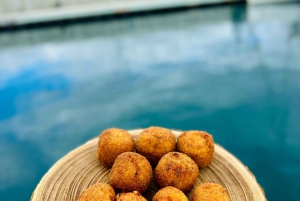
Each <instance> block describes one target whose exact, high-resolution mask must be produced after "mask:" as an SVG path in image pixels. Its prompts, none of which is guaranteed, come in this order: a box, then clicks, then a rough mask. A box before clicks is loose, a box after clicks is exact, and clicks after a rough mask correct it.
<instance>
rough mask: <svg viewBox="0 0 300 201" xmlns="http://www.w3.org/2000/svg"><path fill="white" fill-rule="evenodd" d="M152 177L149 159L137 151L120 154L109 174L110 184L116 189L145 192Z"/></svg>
mask: <svg viewBox="0 0 300 201" xmlns="http://www.w3.org/2000/svg"><path fill="white" fill-rule="evenodd" d="M151 178H152V168H151V165H150V163H149V161H148V160H147V159H146V158H145V157H144V156H142V155H140V154H138V153H135V152H125V153H122V154H120V155H119V156H118V157H117V159H116V160H115V162H114V164H113V166H112V169H111V171H110V174H109V184H110V185H112V186H113V187H114V189H115V190H116V191H121V192H122V191H123V192H132V191H138V192H139V193H143V192H144V191H145V190H146V189H147V188H148V186H149V184H150V181H151Z"/></svg>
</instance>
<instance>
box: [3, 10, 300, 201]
mask: <svg viewBox="0 0 300 201" xmlns="http://www.w3.org/2000/svg"><path fill="white" fill-rule="evenodd" d="M151 125H157V126H163V127H168V128H173V129H182V130H189V129H199V130H206V131H208V132H209V133H211V134H213V136H214V139H215V141H216V142H217V143H218V144H221V145H222V146H224V147H225V148H226V149H228V150H229V151H230V152H232V153H233V154H235V155H236V156H237V157H238V158H239V159H241V161H242V162H243V163H244V164H245V165H246V166H248V167H249V169H250V170H251V171H252V172H253V173H254V174H255V176H256V178H257V180H258V182H259V183H260V184H261V185H262V187H263V188H264V190H265V192H266V195H267V198H268V199H269V200H270V201H283V200H289V201H298V200H299V189H300V183H299V181H300V4H278V5H268V6H257V7H246V6H244V5H237V6H234V5H230V6H222V7H212V8H198V9H190V10H184V11H177V12H171V13H160V14H154V15H145V16H130V17H127V18H118V19H107V20H100V21H99V20H98V21H97V20H93V21H91V22H80V23H70V24H68V23H64V24H61V25H57V26H50V27H49V26H47V27H29V28H28V29H20V30H18V31H14V30H10V31H7V30H4V31H2V32H0V155H1V157H0V200H1V201H10V200H18V201H20V200H24V201H25V200H29V199H30V195H31V193H32V191H33V190H34V188H35V187H36V185H37V183H38V182H39V180H40V179H41V177H42V176H43V175H44V174H45V173H46V171H47V170H48V169H49V168H50V167H51V166H52V165H53V164H54V163H55V162H56V161H57V160H58V159H59V158H61V157H62V156H64V155H65V154H66V153H68V152H69V151H71V150H72V149H74V148H76V147H77V146H79V145H81V144H83V143H84V142H85V141H87V140H89V139H90V138H92V137H95V136H97V135H98V134H99V133H100V132H101V131H102V130H103V129H106V128H109V127H120V128H124V129H134V128H140V127H143V128H144V127H148V126H151Z"/></svg>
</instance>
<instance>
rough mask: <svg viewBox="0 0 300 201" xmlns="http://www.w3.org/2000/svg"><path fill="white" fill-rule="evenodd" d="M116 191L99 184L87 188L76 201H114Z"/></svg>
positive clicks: (107, 185) (106, 185)
mask: <svg viewBox="0 0 300 201" xmlns="http://www.w3.org/2000/svg"><path fill="white" fill-rule="evenodd" d="M115 196H116V194H115V191H114V189H113V188H112V187H111V186H110V185H109V184H105V183H97V184H94V185H92V186H90V187H89V188H87V189H86V190H85V191H84V192H83V193H82V194H81V195H80V196H79V197H78V198H77V199H76V201H114V198H115Z"/></svg>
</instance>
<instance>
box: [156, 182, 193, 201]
mask: <svg viewBox="0 0 300 201" xmlns="http://www.w3.org/2000/svg"><path fill="white" fill-rule="evenodd" d="M152 201H188V198H187V197H186V195H185V194H184V193H183V192H182V191H181V190H179V189H177V188H174V187H172V186H168V187H165V188H162V189H160V190H159V191H158V192H157V193H156V194H155V195H154V197H153V199H152Z"/></svg>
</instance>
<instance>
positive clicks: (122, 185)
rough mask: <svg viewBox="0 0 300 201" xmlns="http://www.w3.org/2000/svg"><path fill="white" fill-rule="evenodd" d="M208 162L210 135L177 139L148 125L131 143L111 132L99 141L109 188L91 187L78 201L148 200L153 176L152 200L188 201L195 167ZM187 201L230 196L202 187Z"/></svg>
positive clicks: (219, 199)
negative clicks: (154, 184)
mask: <svg viewBox="0 0 300 201" xmlns="http://www.w3.org/2000/svg"><path fill="white" fill-rule="evenodd" d="M213 158H214V141H213V137H212V136H211V135H210V134H208V133H206V132H204V131H187V132H183V133H181V134H180V135H179V136H178V138H177V139H176V137H175V135H174V134H173V133H172V131H171V130H168V129H165V128H161V127H149V128H147V129H145V130H143V131H142V132H141V133H140V134H139V135H138V136H137V138H136V140H134V139H133V137H132V135H130V134H129V133H128V132H126V131H125V130H122V129H118V128H110V129H107V130H104V131H103V132H102V133H101V134H100V135H99V140H98V160H99V162H100V163H101V164H103V165H105V166H107V167H109V168H111V170H110V173H109V181H108V184H106V183H97V184H94V185H92V186H90V187H89V188H88V189H86V190H85V191H84V192H83V193H82V194H81V195H80V196H79V197H78V198H77V201H147V200H146V199H145V198H144V197H143V196H142V194H143V193H144V192H145V191H146V189H147V188H148V186H149V184H150V181H151V179H152V177H154V178H155V180H156V182H157V184H158V186H159V189H160V190H159V191H158V192H156V194H155V195H154V196H153V198H152V201H188V198H187V196H186V195H185V193H187V192H189V191H191V190H192V189H193V188H194V185H195V182H196V180H197V178H198V175H199V169H201V168H204V167H206V166H208V165H209V164H210V163H211V162H212V160H213ZM116 193H117V194H116ZM191 201H230V197H229V195H228V193H227V191H226V189H225V188H223V187H222V186H221V185H219V184H216V183H201V184H200V185H198V186H197V187H196V188H195V189H194V190H193V192H192V196H191Z"/></svg>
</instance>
